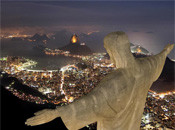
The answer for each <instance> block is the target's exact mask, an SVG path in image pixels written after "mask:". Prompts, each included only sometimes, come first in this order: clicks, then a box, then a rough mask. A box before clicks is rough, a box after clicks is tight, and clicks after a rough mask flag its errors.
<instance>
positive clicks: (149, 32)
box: [146, 31, 154, 34]
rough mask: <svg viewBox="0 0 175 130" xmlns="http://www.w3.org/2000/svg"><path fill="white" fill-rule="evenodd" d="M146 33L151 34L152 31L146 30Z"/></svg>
mask: <svg viewBox="0 0 175 130" xmlns="http://www.w3.org/2000/svg"><path fill="white" fill-rule="evenodd" d="M146 33H148V34H152V33H154V32H153V31H148V32H146Z"/></svg>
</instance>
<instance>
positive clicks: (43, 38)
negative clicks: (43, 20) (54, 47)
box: [29, 33, 50, 42]
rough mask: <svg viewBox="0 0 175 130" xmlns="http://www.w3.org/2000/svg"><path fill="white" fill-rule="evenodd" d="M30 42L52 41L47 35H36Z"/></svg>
mask: <svg viewBox="0 0 175 130" xmlns="http://www.w3.org/2000/svg"><path fill="white" fill-rule="evenodd" d="M29 39H30V40H32V41H34V42H47V41H49V40H50V39H49V38H48V37H47V35H46V34H43V35H39V34H38V33H36V34H35V35H33V36H32V37H31V38H29Z"/></svg>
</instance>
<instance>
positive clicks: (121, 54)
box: [104, 31, 134, 68]
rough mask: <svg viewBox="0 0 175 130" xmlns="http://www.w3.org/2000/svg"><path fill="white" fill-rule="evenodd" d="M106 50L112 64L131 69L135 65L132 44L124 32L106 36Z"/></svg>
mask: <svg viewBox="0 0 175 130" xmlns="http://www.w3.org/2000/svg"><path fill="white" fill-rule="evenodd" d="M104 48H105V49H106V51H107V52H108V54H109V56H110V60H111V62H112V63H114V65H115V66H116V67H118V68H126V67H131V64H133V63H134V57H133V55H132V53H131V50H130V42H129V39H128V36H127V35H126V34H125V33H124V32H121V31H117V32H112V33H109V34H108V35H107V36H105V38H104Z"/></svg>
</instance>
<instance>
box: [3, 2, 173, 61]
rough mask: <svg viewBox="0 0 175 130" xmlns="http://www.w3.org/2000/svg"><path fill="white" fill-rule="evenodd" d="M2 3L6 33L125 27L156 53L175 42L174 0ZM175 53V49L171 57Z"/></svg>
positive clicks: (130, 34)
mask: <svg viewBox="0 0 175 130" xmlns="http://www.w3.org/2000/svg"><path fill="white" fill-rule="evenodd" d="M1 7H2V8H1V32H2V34H4V33H6V34H13V33H21V34H34V33H36V32H39V33H46V34H49V33H53V32H55V31H58V30H61V29H67V30H68V31H71V32H75V33H80V32H84V33H88V32H91V31H99V32H111V31H117V30H122V31H125V32H126V33H127V34H128V36H129V39H130V41H131V42H132V43H134V44H139V45H141V46H143V47H145V48H146V49H148V50H149V51H150V52H153V53H154V54H156V53H158V52H159V51H160V50H161V49H163V47H164V46H165V45H166V44H167V43H174V2H173V1H168V2H165V1H149V2H144V1H142V2H139V1H135V2H133V1H124V2H121V1H112V2H107V1H96V2H93V1H89V2H84V1H79V2H75V1H74V2H73V1H69V2H68V1H65V2H61V1H55V2H54V1H52V2H51V1H50V2H48V1H42V2H39V1H38V2H36V1H35V2H33V1H28V2H24V1H18V2H17V1H16V2H15V1H3V2H1ZM174 54H175V49H174V51H173V52H172V53H171V54H170V56H169V57H170V58H173V59H175V55H174Z"/></svg>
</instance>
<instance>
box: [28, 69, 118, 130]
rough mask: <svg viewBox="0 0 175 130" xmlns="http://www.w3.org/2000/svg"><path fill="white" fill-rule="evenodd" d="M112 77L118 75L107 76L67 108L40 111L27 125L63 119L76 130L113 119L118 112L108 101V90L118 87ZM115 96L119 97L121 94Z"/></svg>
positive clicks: (69, 127)
mask: <svg viewBox="0 0 175 130" xmlns="http://www.w3.org/2000/svg"><path fill="white" fill-rule="evenodd" d="M117 73H118V72H117ZM118 76H119V75H118ZM112 77H117V76H116V73H113V74H111V75H109V76H106V77H105V78H104V80H102V81H101V82H100V83H99V85H98V86H97V87H96V88H94V89H93V90H92V91H91V92H90V93H89V94H88V95H85V96H83V97H81V98H80V99H78V100H76V101H75V102H73V103H71V104H69V105H66V106H61V107H60V106H59V107H57V108H56V109H45V110H42V111H39V112H37V113H35V116H34V117H32V118H29V119H28V120H27V121H26V123H25V124H27V125H31V126H35V125H40V124H44V123H47V122H50V121H52V120H54V119H55V118H57V117H61V118H62V120H63V122H64V124H65V126H66V127H67V128H68V129H69V130H75V129H80V128H82V127H84V126H86V125H88V124H91V123H94V122H96V121H99V120H102V119H104V118H113V117H114V116H115V115H116V114H117V112H116V111H114V109H113V108H111V106H110V103H109V101H107V100H108V97H107V96H106V90H107V89H113V90H111V91H116V86H113V85H114V83H113V78H112ZM117 78H119V77H117ZM107 81H108V82H107ZM110 83H111V84H110ZM113 96H119V94H116V95H113ZM109 97H111V95H109ZM114 100H115V99H114Z"/></svg>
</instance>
